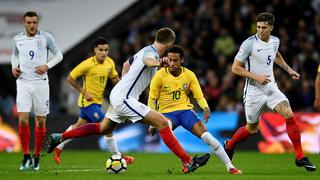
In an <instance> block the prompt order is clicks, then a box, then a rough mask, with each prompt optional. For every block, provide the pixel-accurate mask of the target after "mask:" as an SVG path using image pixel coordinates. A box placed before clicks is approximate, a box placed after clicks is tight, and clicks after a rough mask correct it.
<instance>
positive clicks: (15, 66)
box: [11, 39, 21, 78]
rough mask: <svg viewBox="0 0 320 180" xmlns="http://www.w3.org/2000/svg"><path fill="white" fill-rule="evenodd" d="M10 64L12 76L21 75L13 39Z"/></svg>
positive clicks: (17, 53) (17, 52)
mask: <svg viewBox="0 0 320 180" xmlns="http://www.w3.org/2000/svg"><path fill="white" fill-rule="evenodd" d="M11 66H12V74H13V76H14V77H15V78H18V77H19V76H20V75H21V71H20V68H19V51H18V48H17V46H16V43H15V39H14V40H13V46H12V56H11Z"/></svg>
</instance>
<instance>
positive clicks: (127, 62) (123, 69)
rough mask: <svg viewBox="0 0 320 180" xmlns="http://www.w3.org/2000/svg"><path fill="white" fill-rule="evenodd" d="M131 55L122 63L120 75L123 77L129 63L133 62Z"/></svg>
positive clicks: (128, 67)
mask: <svg viewBox="0 0 320 180" xmlns="http://www.w3.org/2000/svg"><path fill="white" fill-rule="evenodd" d="M133 60H134V58H133V56H131V57H130V58H129V59H128V60H126V61H125V62H124V63H123V65H122V72H121V77H123V76H124V75H125V74H127V72H128V71H129V69H130V66H131V64H132V63H133Z"/></svg>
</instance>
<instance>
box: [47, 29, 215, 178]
mask: <svg viewBox="0 0 320 180" xmlns="http://www.w3.org/2000/svg"><path fill="white" fill-rule="evenodd" d="M174 40H175V34H174V32H173V31H172V30H171V29H170V28H161V29H160V30H158V31H157V33H156V38H155V41H154V43H153V44H152V45H150V46H147V47H145V48H143V49H141V50H140V51H139V52H138V53H136V54H135V55H134V56H133V57H132V58H130V59H129V60H128V61H126V62H125V63H124V67H123V73H122V74H124V76H123V78H122V79H121V80H120V81H119V82H118V84H117V85H116V86H115V87H114V88H113V89H112V91H111V94H110V103H111V106H112V108H111V110H110V111H109V112H107V113H106V116H105V118H104V119H103V121H102V122H101V123H96V124H94V123H88V124H85V125H83V126H81V127H79V128H77V129H73V130H71V131H68V132H64V133H62V134H59V133H54V134H51V135H50V137H49V139H48V141H47V142H46V146H45V147H46V149H47V152H48V153H51V152H52V151H53V149H54V148H55V147H56V146H57V145H58V144H59V143H61V142H62V141H64V140H67V139H70V138H76V137H83V136H87V135H92V134H110V133H112V131H113V130H114V129H115V128H116V127H117V126H118V124H119V123H123V122H124V121H125V120H130V121H132V122H136V121H139V120H142V122H143V123H145V124H149V125H152V126H153V127H155V128H157V129H158V130H159V133H160V136H161V138H162V140H163V141H164V142H165V144H166V145H167V146H168V147H169V148H170V149H171V151H172V152H174V153H175V154H176V155H177V156H178V157H179V158H180V159H181V161H182V163H183V169H187V170H186V171H184V172H185V173H188V172H192V171H194V170H196V169H197V168H198V167H200V166H203V165H205V164H206V162H207V161H208V160H209V158H210V154H206V155H204V156H201V157H194V158H193V159H191V157H190V156H189V155H188V154H187V153H186V152H185V151H184V149H183V148H182V147H181V146H180V144H179V142H178V141H177V140H176V138H175V137H174V135H173V133H172V131H171V129H170V127H169V125H168V120H167V119H166V118H165V117H164V116H163V115H162V114H160V113H159V112H157V111H154V110H151V109H150V108H149V107H148V106H146V105H145V104H143V103H140V102H139V101H138V98H139V95H140V94H141V93H142V91H144V89H145V88H146V87H147V86H148V85H149V83H150V81H151V79H152V77H153V75H154V73H155V71H156V70H157V67H159V66H162V65H163V64H164V63H166V62H167V58H160V56H161V55H163V54H164V52H165V51H166V50H167V49H168V48H169V47H170V46H172V44H173V42H174Z"/></svg>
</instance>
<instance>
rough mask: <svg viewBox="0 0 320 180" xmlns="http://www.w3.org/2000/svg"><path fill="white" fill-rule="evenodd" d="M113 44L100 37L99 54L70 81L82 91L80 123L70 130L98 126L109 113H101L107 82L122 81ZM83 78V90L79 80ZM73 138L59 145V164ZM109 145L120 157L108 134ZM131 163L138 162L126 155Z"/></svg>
mask: <svg viewBox="0 0 320 180" xmlns="http://www.w3.org/2000/svg"><path fill="white" fill-rule="evenodd" d="M108 52H109V45H108V43H107V41H106V39H104V38H99V39H98V40H97V41H96V42H95V44H94V53H95V55H94V56H92V57H89V58H88V59H86V60H84V61H82V62H81V63H80V64H79V65H78V66H77V67H75V68H74V69H73V70H72V71H71V73H70V75H69V76H68V79H67V81H68V82H69V84H70V85H71V86H72V87H74V88H75V89H76V90H77V91H79V93H80V95H79V98H78V106H79V107H80V116H79V119H78V121H77V122H76V123H75V124H73V125H71V126H70V127H69V128H68V129H67V130H66V131H69V130H71V129H74V128H77V127H79V126H81V125H83V124H86V123H88V122H89V123H96V122H100V121H102V119H103V118H104V116H105V113H104V112H103V111H102V110H101V104H102V101H103V93H104V89H105V87H106V85H107V80H108V79H110V80H111V81H112V84H113V85H115V84H116V83H117V82H118V81H119V76H118V73H117V71H116V69H115V65H114V62H113V60H112V59H111V58H110V57H108ZM80 77H82V80H83V84H82V87H81V85H80V83H79V82H78V81H77V79H79V78H80ZM71 140H72V139H69V140H66V141H64V142H62V143H61V144H59V146H57V147H56V148H55V150H54V160H55V162H56V163H57V164H60V163H61V159H60V154H61V152H62V149H63V147H64V146H65V145H66V144H67V143H69V142H70V141H71ZM106 141H107V144H108V146H109V148H110V150H111V151H112V153H113V154H120V155H121V153H120V152H119V151H118V147H117V144H116V142H115V140H114V138H113V136H112V134H108V135H106ZM122 156H123V157H124V159H125V160H126V161H127V163H128V164H131V163H132V162H133V161H134V158H133V157H130V156H124V155H122Z"/></svg>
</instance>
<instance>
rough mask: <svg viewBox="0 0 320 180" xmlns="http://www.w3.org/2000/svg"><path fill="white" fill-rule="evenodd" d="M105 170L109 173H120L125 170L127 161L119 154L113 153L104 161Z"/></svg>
mask: <svg viewBox="0 0 320 180" xmlns="http://www.w3.org/2000/svg"><path fill="white" fill-rule="evenodd" d="M106 170H107V172H108V173H110V174H122V173H124V172H125V171H126V170H127V162H126V161H125V160H124V159H123V158H122V157H121V155H113V156H111V157H110V158H109V159H108V160H107V162H106Z"/></svg>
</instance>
